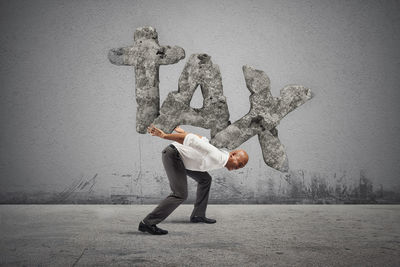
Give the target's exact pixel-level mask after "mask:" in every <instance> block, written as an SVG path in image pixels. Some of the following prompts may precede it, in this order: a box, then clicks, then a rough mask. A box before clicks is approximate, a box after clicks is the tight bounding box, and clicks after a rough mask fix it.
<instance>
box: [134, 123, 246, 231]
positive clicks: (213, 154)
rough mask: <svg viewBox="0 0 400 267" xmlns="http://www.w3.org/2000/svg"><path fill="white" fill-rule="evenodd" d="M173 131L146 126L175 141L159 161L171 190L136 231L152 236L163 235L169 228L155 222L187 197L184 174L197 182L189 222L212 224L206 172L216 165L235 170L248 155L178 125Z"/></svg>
mask: <svg viewBox="0 0 400 267" xmlns="http://www.w3.org/2000/svg"><path fill="white" fill-rule="evenodd" d="M175 131H176V133H171V134H166V133H164V132H163V131H162V130H160V129H158V128H156V127H154V126H153V125H151V126H150V127H148V128H147V132H149V133H150V134H151V135H153V136H158V137H161V138H163V139H167V140H172V141H174V142H173V143H172V144H170V145H169V146H167V147H166V148H165V149H164V150H163V151H162V162H163V164H164V168H165V171H166V173H167V176H168V180H169V184H170V187H171V191H172V193H171V194H170V195H169V196H168V197H167V198H166V199H164V200H163V201H161V203H160V204H159V205H158V206H157V207H156V208H155V209H154V210H153V211H152V212H151V213H149V214H148V215H147V216H146V218H144V219H143V220H142V221H141V222H140V224H139V230H140V231H142V232H148V233H150V234H153V235H165V234H167V233H168V231H166V230H163V229H161V228H158V227H157V226H156V224H158V223H160V222H162V221H163V220H164V219H165V218H167V217H168V216H169V215H170V214H171V213H172V212H173V211H174V210H175V209H176V208H177V207H178V206H179V205H180V204H181V203H182V202H183V201H185V200H186V198H187V196H188V191H187V177H186V175H189V176H190V177H191V178H193V179H194V180H196V181H197V182H198V185H197V193H196V201H195V204H194V209H193V212H192V215H191V216H190V221H191V222H193V223H198V222H202V223H215V222H216V220H214V219H209V218H207V217H206V208H207V203H208V196H209V192H210V186H211V176H210V175H209V174H208V172H207V171H209V170H214V169H218V168H223V167H225V168H227V169H228V170H230V171H231V170H236V169H239V168H243V167H244V166H245V165H246V164H247V161H248V160H249V156H248V155H247V153H246V151H244V150H242V149H239V150H234V151H231V152H228V151H224V150H220V149H218V148H216V147H215V146H213V145H211V144H210V143H209V142H208V139H207V138H206V137H202V136H200V135H197V134H192V133H187V132H185V131H184V130H183V129H181V128H180V127H179V126H178V127H176V128H175Z"/></svg>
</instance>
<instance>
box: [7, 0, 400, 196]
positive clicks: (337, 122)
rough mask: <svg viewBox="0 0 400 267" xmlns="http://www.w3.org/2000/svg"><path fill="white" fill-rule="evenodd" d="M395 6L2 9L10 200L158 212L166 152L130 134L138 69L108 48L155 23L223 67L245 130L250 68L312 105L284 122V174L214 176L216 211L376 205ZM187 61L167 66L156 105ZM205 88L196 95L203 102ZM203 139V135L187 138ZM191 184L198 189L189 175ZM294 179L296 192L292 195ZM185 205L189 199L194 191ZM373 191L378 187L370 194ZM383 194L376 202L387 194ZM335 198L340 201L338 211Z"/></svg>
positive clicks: (394, 62)
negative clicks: (305, 94)
mask: <svg viewBox="0 0 400 267" xmlns="http://www.w3.org/2000/svg"><path fill="white" fill-rule="evenodd" d="M399 7H400V4H399V3H397V2H384V3H379V2H376V1H358V2H357V1H353V2H345V1H343V2H342V1H339V2H338V1H336V2H332V1H302V2H293V1H279V2H277V1H203V2H202V1H136V2H135V1H129V2H128V1H113V2H98V1H81V2H69V1H8V2H5V1H3V2H1V3H0V20H1V23H0V28H1V33H2V34H1V37H0V38H1V42H0V43H1V50H0V59H1V68H0V77H1V90H2V91H1V98H0V111H1V114H0V119H1V125H2V127H1V140H0V141H1V142H0V146H1V158H0V177H1V178H0V179H1V180H0V201H1V202H3V203H4V202H51V203H60V202H137V203H148V202H153V203H154V202H157V201H158V200H159V199H160V198H162V197H164V196H165V195H166V194H168V192H169V188H168V181H167V179H166V177H165V175H164V171H163V168H162V164H161V161H160V151H161V150H162V148H163V147H164V146H166V145H167V144H168V142H165V141H164V140H158V139H155V138H154V137H151V136H150V135H141V134H138V133H137V132H136V129H135V125H136V115H137V110H136V108H137V104H136V101H135V92H134V90H133V88H134V85H135V79H134V68H133V67H124V68H122V67H118V66H115V65H112V64H110V63H109V61H108V59H107V53H108V51H109V50H110V49H112V48H114V47H116V46H124V45H125V46H129V45H131V44H132V43H133V33H134V30H135V29H136V28H137V27H140V26H143V25H152V26H154V27H155V28H156V29H157V31H158V33H159V40H160V44H161V45H164V44H165V45H170V46H175V45H176V46H179V47H182V48H184V49H185V51H186V55H191V54H194V53H207V54H208V55H211V57H212V60H213V63H215V64H218V66H219V68H220V71H221V75H222V83H223V87H224V95H225V96H226V101H227V104H228V106H229V111H230V120H231V121H236V120H238V119H239V118H241V117H242V116H243V115H245V114H246V113H247V112H248V111H249V108H250V103H249V100H248V97H249V91H248V89H247V88H246V84H245V81H244V77H243V73H242V68H241V67H242V66H243V65H246V64H248V65H251V66H253V67H255V68H257V69H260V70H263V71H265V73H266V74H267V75H268V76H269V78H270V80H271V92H272V95H273V96H278V95H279V90H280V89H281V88H283V87H284V86H285V85H287V84H291V83H296V84H302V85H304V86H307V87H309V88H311V89H312V91H313V93H314V94H315V97H314V98H313V100H312V101H310V103H307V104H305V105H303V106H301V107H299V108H298V109H297V110H296V111H295V112H292V113H290V114H289V115H288V116H287V117H286V118H285V119H283V120H282V121H281V123H280V125H279V126H278V130H279V138H280V140H281V142H282V143H283V144H284V145H285V149H286V153H287V155H288V157H289V159H290V168H291V170H290V174H291V175H290V176H284V175H283V174H281V173H280V172H278V171H275V170H273V169H271V168H269V167H267V166H266V165H265V164H264V163H263V160H262V153H261V149H260V146H259V144H258V140H257V137H253V138H251V139H250V140H248V141H247V142H245V143H244V144H243V145H242V146H241V147H242V148H244V149H246V150H247V151H248V152H249V155H250V161H249V163H248V166H247V167H246V168H244V169H242V170H238V171H232V172H228V171H227V170H218V171H213V172H212V174H213V177H214V183H213V186H212V192H211V196H210V197H211V201H210V202H214V203H215V202H228V203H238V202H248V203H254V202H274V201H294V200H301V199H307V201H308V200H311V201H327V202H330V201H332V202H334V201H336V200H337V199H340V201H348V200H351V201H353V200H357V199H361V200H370V199H371V194H372V193H371V192H375V193H374V198H375V199H378V198H384V197H385V196H388V197H389V198H391V199H395V196H393V193H391V192H389V190H390V191H395V192H399V191H400V188H399V187H400V182H399V179H398V173H399V171H400V162H399V161H400V142H399V141H400V138H399V136H400V127H399V126H398V125H399V124H398V122H397V121H398V115H399V114H400V108H399V105H398V101H399V100H400V92H399V90H398V89H397V87H398V83H399V76H398V73H399V70H400V64H399V63H400V52H399V50H398V47H399V46H400V26H399V23H400V22H399V21H400V20H399V19H400V15H399V14H400V13H399V9H400V8H399ZM185 62H186V60H185V59H184V60H181V61H180V62H178V63H177V64H173V65H162V66H161V67H160V72H159V80H160V85H159V87H160V100H161V102H162V101H164V99H165V98H166V97H167V94H168V93H169V92H170V91H173V90H176V89H177V86H178V79H179V76H180V74H181V72H182V70H183V68H184V64H185ZM201 105H202V99H201V97H200V92H199V90H197V91H196V93H195V96H194V99H193V100H192V106H193V107H201ZM184 128H185V129H187V130H193V131H198V132H199V133H200V134H203V135H206V136H208V137H209V130H205V129H200V128H195V127H184ZM189 180H190V178H189ZM288 181H289V182H290V183H291V184H289V183H288ZM189 186H190V198H193V196H194V190H195V188H194V186H195V184H194V183H193V182H190V184H189ZM371 186H372V188H371ZM382 196H383V197H382ZM332 199H333V200H332Z"/></svg>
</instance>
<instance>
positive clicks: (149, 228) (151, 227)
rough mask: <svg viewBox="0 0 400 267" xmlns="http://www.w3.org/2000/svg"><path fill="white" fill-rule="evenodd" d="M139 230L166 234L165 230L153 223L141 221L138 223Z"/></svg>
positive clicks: (153, 233) (154, 233)
mask: <svg viewBox="0 0 400 267" xmlns="http://www.w3.org/2000/svg"><path fill="white" fill-rule="evenodd" d="M139 231H141V232H148V233H150V234H152V235H166V234H168V231H167V230H163V229H161V228H158V227H157V226H156V225H155V224H154V225H148V224H145V223H144V222H143V221H141V222H140V223H139Z"/></svg>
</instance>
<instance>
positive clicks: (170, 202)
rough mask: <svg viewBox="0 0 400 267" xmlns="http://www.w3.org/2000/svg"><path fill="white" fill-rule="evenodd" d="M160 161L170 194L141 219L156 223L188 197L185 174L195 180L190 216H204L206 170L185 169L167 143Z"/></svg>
mask: <svg viewBox="0 0 400 267" xmlns="http://www.w3.org/2000/svg"><path fill="white" fill-rule="evenodd" d="M162 162H163V164H164V168H165V171H166V173H167V176H168V180H169V185H170V187H171V191H172V192H171V194H170V195H168V196H167V198H165V199H164V200H163V201H161V203H160V204H159V205H158V206H157V207H156V208H155V209H154V210H153V211H152V212H150V213H149V214H148V215H147V216H146V218H144V219H143V221H144V222H145V223H146V224H158V223H160V222H162V221H163V220H164V219H165V218H167V217H168V216H169V215H170V214H171V213H172V212H173V211H174V210H175V209H176V208H177V207H178V206H179V205H180V204H182V202H183V201H185V200H186V199H187V197H188V189H187V176H186V175H189V176H190V177H191V178H193V179H194V180H196V181H197V183H198V185H197V193H196V202H195V204H194V209H193V212H192V214H191V216H190V218H192V217H194V216H202V217H205V215H206V209H207V203H208V196H209V193H210V187H211V176H210V174H208V172H200V171H192V170H187V169H186V168H185V165H183V162H182V159H181V156H180V155H179V152H178V150H177V149H176V147H175V146H173V145H169V146H167V147H166V148H165V149H164V150H163V151H162Z"/></svg>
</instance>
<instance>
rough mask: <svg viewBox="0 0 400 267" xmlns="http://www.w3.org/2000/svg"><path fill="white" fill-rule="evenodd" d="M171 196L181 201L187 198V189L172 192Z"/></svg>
mask: <svg viewBox="0 0 400 267" xmlns="http://www.w3.org/2000/svg"><path fill="white" fill-rule="evenodd" d="M171 196H173V197H175V198H176V199H177V200H178V201H180V202H181V203H182V202H183V201H185V200H186V199H187V198H188V192H187V190H185V191H183V192H180V193H172V194H171Z"/></svg>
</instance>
